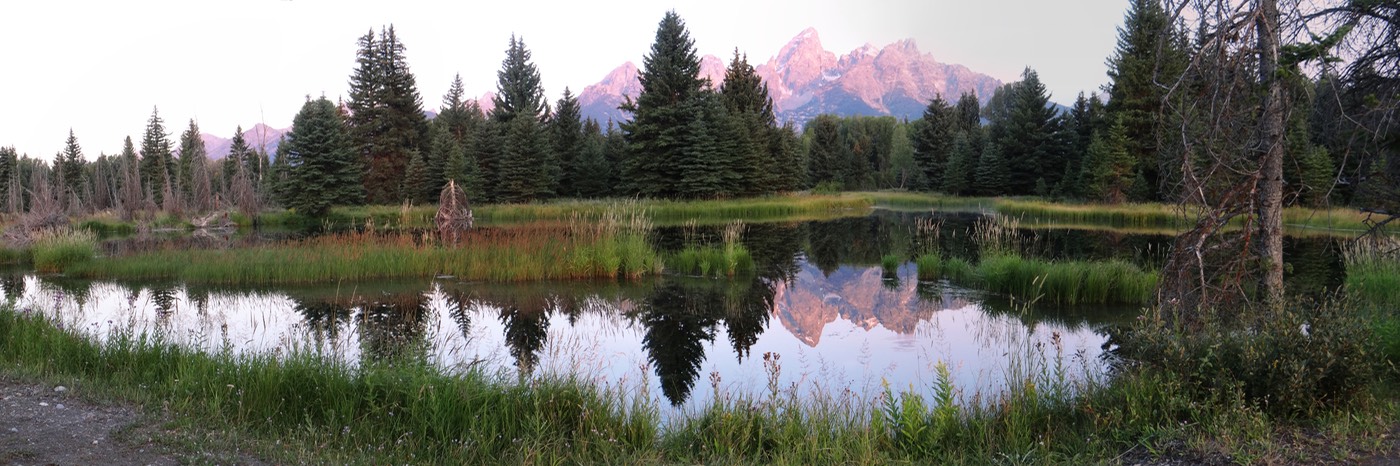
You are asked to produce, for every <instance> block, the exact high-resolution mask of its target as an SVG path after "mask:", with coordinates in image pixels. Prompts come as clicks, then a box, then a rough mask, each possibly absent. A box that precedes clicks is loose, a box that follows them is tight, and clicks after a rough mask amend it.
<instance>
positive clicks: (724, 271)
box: [666, 220, 754, 277]
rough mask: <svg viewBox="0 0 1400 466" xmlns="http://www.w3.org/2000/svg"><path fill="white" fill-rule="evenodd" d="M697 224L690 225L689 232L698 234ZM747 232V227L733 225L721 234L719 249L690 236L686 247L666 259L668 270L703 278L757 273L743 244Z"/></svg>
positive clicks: (737, 224)
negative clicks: (741, 240) (743, 235)
mask: <svg viewBox="0 0 1400 466" xmlns="http://www.w3.org/2000/svg"><path fill="white" fill-rule="evenodd" d="M696 224H697V222H693V221H692V222H689V223H687V227H686V228H687V231H694V228H695V226H696ZM743 231H744V223H743V222H741V221H737V220H736V221H731V222H729V224H728V225H726V226H725V227H724V230H723V231H722V232H721V242H720V244H718V245H702V244H699V241H698V239H696V238H694V237H693V234H687V236H688V239H687V240H686V244H685V247H684V248H683V249H681V250H680V251H679V252H676V253H675V254H672V255H670V256H669V257H668V258H667V259H666V270H668V271H671V272H675V273H680V274H685V275H694V276H701V277H733V276H736V275H751V274H753V272H754V262H753V256H752V255H751V254H749V250H748V248H746V247H744V244H743V243H741V242H740V241H739V238H740V236H741V235H742V234H743Z"/></svg>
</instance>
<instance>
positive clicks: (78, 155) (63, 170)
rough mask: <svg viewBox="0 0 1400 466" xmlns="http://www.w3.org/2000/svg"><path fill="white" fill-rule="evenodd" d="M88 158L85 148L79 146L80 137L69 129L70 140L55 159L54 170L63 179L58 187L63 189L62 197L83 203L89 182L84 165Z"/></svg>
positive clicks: (71, 201)
mask: <svg viewBox="0 0 1400 466" xmlns="http://www.w3.org/2000/svg"><path fill="white" fill-rule="evenodd" d="M86 164H87V160H86V159H84V158H83V149H82V147H80V146H78V137H77V136H74V135H73V130H72V129H69V130H68V141H67V142H66V143H65V144H64V146H63V152H60V153H59V154H58V157H57V158H55V159H54V170H55V171H56V172H58V175H59V177H60V178H61V179H62V180H63V182H62V183H59V184H58V186H57V188H58V189H60V190H61V193H60V198H61V199H66V200H68V201H69V202H70V203H79V204H80V203H82V202H83V197H82V194H83V192H84V191H85V190H84V186H85V185H86V184H87V180H86V177H85V176H84V173H83V167H84V166H85V165H86Z"/></svg>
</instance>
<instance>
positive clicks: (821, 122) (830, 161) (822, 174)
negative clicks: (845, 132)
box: [807, 115, 845, 186]
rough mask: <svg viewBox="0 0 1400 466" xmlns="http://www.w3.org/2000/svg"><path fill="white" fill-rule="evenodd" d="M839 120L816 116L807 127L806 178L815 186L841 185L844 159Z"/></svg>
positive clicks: (827, 116) (834, 117)
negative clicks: (826, 184) (823, 184)
mask: <svg viewBox="0 0 1400 466" xmlns="http://www.w3.org/2000/svg"><path fill="white" fill-rule="evenodd" d="M840 129H841V126H840V120H839V119H837V118H836V116H835V115H817V118H815V119H813V120H812V122H811V124H809V125H807V138H808V140H809V143H808V145H807V176H808V180H809V181H810V182H811V183H812V184H813V185H814V186H815V185H819V184H822V183H837V184H840V183H843V182H844V179H843V178H842V174H843V173H844V172H845V170H844V169H843V168H842V167H841V165H842V162H844V161H845V158H844V157H842V155H841V153H842V151H843V148H842V144H841V133H840Z"/></svg>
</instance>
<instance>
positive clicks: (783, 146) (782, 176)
mask: <svg viewBox="0 0 1400 466" xmlns="http://www.w3.org/2000/svg"><path fill="white" fill-rule="evenodd" d="M769 144H770V147H771V149H769V152H770V153H771V154H773V178H774V181H773V188H772V190H773V191H778V192H787V191H796V190H799V189H802V187H804V186H806V185H807V161H806V160H804V159H803V157H802V138H801V136H799V135H798V133H797V128H796V127H795V126H793V124H792V123H791V122H789V123H785V124H783V126H781V127H777V128H773V130H772V135H771V136H770V137H769Z"/></svg>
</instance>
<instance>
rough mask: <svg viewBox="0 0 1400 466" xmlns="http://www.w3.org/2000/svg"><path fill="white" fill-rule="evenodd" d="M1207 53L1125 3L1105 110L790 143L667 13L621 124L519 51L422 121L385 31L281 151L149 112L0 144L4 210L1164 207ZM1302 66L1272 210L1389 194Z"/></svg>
mask: <svg viewBox="0 0 1400 466" xmlns="http://www.w3.org/2000/svg"><path fill="white" fill-rule="evenodd" d="M1210 43H1211V31H1210V30H1207V29H1204V28H1203V29H1200V30H1197V31H1194V32H1192V31H1188V29H1187V27H1186V26H1185V23H1184V22H1183V21H1181V20H1179V19H1177V20H1174V19H1173V17H1172V16H1170V15H1169V14H1168V12H1167V11H1166V9H1164V4H1163V3H1162V2H1161V1H1160V0H1134V1H1133V2H1131V4H1130V7H1129V9H1128V12H1127V14H1126V16H1125V19H1124V24H1123V26H1122V27H1121V28H1120V29H1119V34H1118V40H1117V47H1116V49H1115V51H1114V53H1113V55H1112V56H1110V57H1109V58H1108V65H1109V72H1108V76H1109V78H1110V82H1109V84H1108V85H1106V86H1105V87H1104V89H1103V91H1104V93H1105V94H1106V96H1107V100H1106V101H1105V100H1104V99H1102V98H1101V97H1100V96H1099V95H1098V94H1093V95H1089V96H1086V95H1085V94H1084V93H1081V94H1080V95H1079V96H1078V98H1077V99H1076V100H1075V101H1074V103H1073V105H1072V106H1070V107H1069V108H1068V109H1067V110H1065V111H1061V110H1059V108H1058V106H1056V105H1054V104H1053V103H1051V100H1050V99H1051V96H1050V94H1049V93H1048V92H1047V90H1046V88H1045V86H1044V84H1043V83H1042V82H1041V81H1040V77H1039V75H1038V74H1037V72H1036V71H1035V70H1033V69H1030V68H1027V69H1026V70H1025V71H1024V72H1023V73H1022V75H1021V79H1020V80H1019V81H1016V82H1012V83H1008V84H1005V85H1003V86H1001V87H1000V88H999V89H997V90H996V91H995V92H994V93H993V94H992V95H991V96H989V97H988V98H987V99H986V101H985V102H982V101H980V99H979V97H978V96H976V95H973V94H970V93H969V94H963V95H961V96H959V97H958V98H957V99H956V101H951V100H945V98H944V96H937V97H935V98H933V99H932V100H931V101H930V102H929V104H928V106H927V108H926V109H925V110H924V112H923V115H922V116H921V117H920V118H918V119H915V120H913V121H908V120H903V121H901V120H899V119H896V118H894V117H867V116H852V117H840V116H836V115H820V116H818V117H816V118H815V119H813V120H811V121H808V122H805V124H804V125H803V128H802V129H801V131H800V132H799V130H798V129H797V127H796V126H795V124H794V123H793V122H784V123H783V124H779V122H778V121H777V118H776V116H775V113H774V109H773V101H772V98H771V97H770V96H769V95H768V90H767V86H766V85H765V84H764V83H763V81H762V79H761V78H760V77H759V76H758V75H757V73H756V72H755V70H754V68H753V66H751V65H750V64H749V63H748V60H747V57H746V56H745V55H743V54H741V53H740V52H739V51H738V50H735V52H734V56H733V59H732V60H731V61H730V63H729V66H728V68H727V69H726V73H725V79H724V81H723V82H722V83H720V84H718V85H716V83H712V82H709V80H707V79H704V78H701V77H700V74H699V69H700V59H699V56H698V54H697V53H696V49H695V46H694V41H693V40H692V39H691V38H690V35H689V32H688V30H687V29H686V26H685V23H684V21H683V20H681V18H680V17H679V16H678V15H676V14H675V13H674V12H668V13H666V15H665V16H664V17H663V18H662V20H661V22H660V24H659V25H658V28H657V32H656V36H655V40H654V42H653V43H652V46H651V49H650V51H649V53H648V54H647V55H646V56H645V58H644V61H643V69H642V70H641V73H640V81H641V84H642V90H641V92H640V94H639V95H638V97H637V98H636V99H635V100H632V99H627V101H626V102H625V103H624V104H623V105H622V107H621V108H622V109H623V110H624V111H626V112H627V113H630V115H631V118H630V119H628V120H626V121H620V122H614V121H606V122H599V121H595V120H592V119H585V118H583V117H582V116H581V115H580V105H579V102H578V100H577V96H575V95H574V94H573V93H572V92H571V91H570V90H569V89H567V88H566V89H565V90H564V93H563V95H562V96H561V97H560V98H559V99H558V100H557V101H555V102H553V103H552V105H551V103H550V102H549V101H548V100H547V99H546V98H545V94H544V90H543V88H542V87H541V84H540V71H539V69H538V68H537V67H536V65H535V64H534V63H533V62H532V60H531V53H530V50H529V48H528V47H527V46H526V45H525V42H524V40H523V38H519V37H511V38H510V40H509V42H508V46H507V48H506V51H505V58H504V59H503V60H502V63H501V68H500V70H499V71H498V72H497V92H496V96H495V97H494V100H493V102H492V104H493V105H492V108H491V110H490V111H483V110H482V108H481V106H480V105H479V103H478V102H475V101H472V100H468V99H466V98H465V90H464V89H463V86H462V81H461V78H460V76H457V77H455V78H454V79H453V81H452V84H451V86H450V89H449V91H448V92H447V94H446V95H444V96H443V98H442V101H441V104H440V106H439V107H438V109H437V113H436V117H435V118H428V117H427V116H426V114H425V112H424V106H423V103H422V97H421V96H420V95H419V93H418V90H417V85H416V78H415V77H414V75H413V73H412V71H411V70H410V67H409V65H408V62H407V58H406V50H407V49H406V46H405V45H404V44H403V42H402V41H400V40H399V38H398V37H397V34H396V33H395V31H394V28H393V26H388V27H385V28H381V29H380V30H379V31H378V32H377V33H376V31H374V30H370V31H369V32H367V33H366V34H365V35H364V36H361V37H360V38H359V40H358V45H359V47H358V51H357V55H356V67H355V69H354V70H353V72H352V74H351V75H350V79H349V88H350V90H349V94H348V98H347V99H346V100H343V101H340V102H336V103H332V102H330V101H329V100H328V99H326V98H325V97H321V98H317V99H310V98H308V100H307V102H306V104H305V105H304V106H303V108H302V110H301V111H300V112H299V113H298V115H297V116H296V118H295V120H294V125H293V129H292V131H291V132H290V133H289V134H288V135H287V136H286V139H285V140H284V141H282V142H281V144H279V146H278V150H277V152H276V153H275V154H268V153H266V152H265V151H264V150H261V149H258V148H252V147H249V146H248V145H247V142H246V141H244V140H243V138H242V135H241V128H240V129H239V131H237V132H235V134H234V140H233V148H232V150H231V153H230V154H229V156H228V157H226V158H225V159H224V160H222V161H219V162H215V161H212V160H210V159H209V157H208V156H207V152H206V148H205V147H204V146H203V142H202V140H200V138H199V134H200V133H199V128H198V126H197V125H196V124H195V122H194V121H191V122H190V124H189V126H188V128H187V129H186V130H185V131H184V132H183V133H181V135H180V138H179V141H178V142H175V141H171V139H170V135H169V134H167V133H166V129H165V126H164V121H163V120H162V119H161V117H160V115H159V113H158V111H153V112H152V114H151V118H150V120H149V121H148V122H147V127H146V131H145V133H144V135H143V137H142V139H141V142H140V150H139V151H137V150H136V147H135V145H134V144H133V142H132V141H131V140H130V138H128V139H127V141H126V142H125V146H124V149H123V151H122V153H121V154H118V155H107V154H102V155H100V156H98V157H97V158H96V159H95V160H93V161H87V160H86V159H85V158H84V157H83V153H82V149H81V147H80V146H79V145H78V142H77V139H76V137H75V136H74V135H73V134H71V132H70V136H69V138H68V140H67V142H66V144H65V146H64V149H63V150H62V151H61V152H59V153H58V154H57V155H55V157H54V159H53V163H52V164H51V165H50V164H47V163H45V162H44V161H42V160H38V159H33V158H29V157H28V156H27V155H25V156H18V155H17V154H16V153H15V151H14V150H13V149H12V148H4V149H0V180H3V182H0V199H3V202H0V208H4V209H6V210H8V211H12V212H15V211H23V210H25V209H27V208H30V207H31V206H32V205H33V204H35V199H38V200H40V201H42V202H41V203H42V204H44V205H52V206H57V208H61V209H68V210H79V209H88V210H107V209H117V210H120V211H122V212H152V211H156V210H161V211H167V212H207V211H210V210H214V209H224V208H237V209H240V210H244V211H246V212H248V213H250V214H255V213H256V212H257V211H258V210H259V209H261V208H262V207H263V206H266V205H273V204H275V205H282V206H286V207H289V208H293V209H296V210H298V211H300V212H304V213H307V214H309V215H313V216H314V215H321V214H324V213H325V212H326V211H327V210H328V209H329V208H330V207H331V206H332V205H346V204H351V205H353V204H363V203H372V204H397V203H404V202H412V203H427V202H431V201H432V200H433V199H435V198H436V196H437V193H438V192H439V191H440V190H441V189H442V188H443V187H444V186H445V185H446V184H447V183H448V182H449V181H455V182H456V184H458V185H460V186H463V187H464V188H465V189H466V190H467V193H468V195H469V197H470V198H471V199H474V200H478V201H486V202H532V201H540V200H547V199H552V198H560V197H563V198H593V197H611V196H644V197H656V198H681V199H708V198H726V197H739V196H753V195H764V194H770V193H777V192H787V191H797V190H803V189H817V190H823V191H826V190H859V189H908V190H918V191H932V192H942V193H946V194H954V195H986V196H998V195H1040V196H1046V197H1052V198H1062V199H1080V200H1090V201H1100V202H1112V203H1117V202H1125V201H1163V202H1176V201H1179V200H1181V199H1183V196H1184V193H1190V192H1194V191H1199V190H1200V189H1201V186H1197V185H1193V184H1192V182H1191V181H1190V178H1191V177H1190V176H1188V175H1189V174H1190V173H1191V172H1193V170H1198V169H1200V168H1199V167H1193V163H1194V162H1192V160H1193V159H1192V157H1193V156H1194V157H1197V158H1200V157H1201V156H1199V155H1192V154H1197V153H1200V152H1202V148H1201V147H1185V145H1184V144H1183V143H1182V141H1183V140H1184V139H1183V138H1173V137H1170V135H1171V134H1172V132H1173V131H1178V132H1180V131H1183V128H1184V129H1185V131H1191V130H1194V129H1193V128H1192V127H1191V125H1192V124H1193V123H1192V121H1194V120H1192V117H1191V116H1190V115H1188V114H1186V113H1183V112H1169V111H1164V110H1163V109H1164V108H1172V106H1173V105H1175V106H1177V107H1178V108H1186V107H1188V105H1187V100H1189V99H1192V98H1197V99H1199V95H1193V94H1192V92H1191V91H1190V89H1202V90H1204V89H1206V88H1207V86H1206V85H1207V84H1208V83H1207V82H1206V81H1205V80H1207V79H1211V78H1208V77H1206V76H1202V75H1200V74H1199V73H1194V74H1193V73H1188V68H1192V67H1196V68H1197V69H1196V71H1199V69H1198V68H1199V67H1200V66H1201V65H1200V63H1201V57H1202V56H1203V54H1206V53H1209V52H1210V49H1209V45H1208V44H1210ZM1299 66H1300V63H1297V62H1294V63H1289V64H1285V69H1284V70H1283V72H1284V74H1286V75H1287V77H1288V86H1287V93H1288V97H1289V99H1290V101H1291V102H1292V103H1293V108H1294V109H1295V110H1296V111H1293V112H1291V113H1290V114H1289V115H1288V118H1287V128H1286V130H1287V134H1286V140H1287V141H1288V147H1287V150H1286V151H1285V155H1284V157H1285V159H1284V161H1283V165H1284V167H1285V172H1286V173H1285V175H1284V176H1285V178H1286V179H1287V180H1289V181H1288V182H1287V183H1286V187H1285V189H1286V191H1287V192H1286V202H1287V203H1291V204H1301V205H1322V204H1326V203H1329V202H1340V203H1353V204H1354V203H1364V202H1368V199H1372V198H1374V195H1371V194H1368V193H1372V192H1379V191H1384V190H1383V189H1381V190H1377V189H1371V188H1370V186H1373V185H1378V184H1379V185H1381V187H1382V188H1383V187H1385V186H1389V184H1393V182H1391V181H1388V180H1390V179H1392V178H1393V177H1388V176H1383V175H1385V170H1386V167H1388V166H1390V165H1394V164H1389V165H1388V164H1386V163H1385V162H1384V160H1385V159H1379V158H1376V157H1359V156H1356V155H1355V154H1358V153H1375V152H1377V151H1376V150H1375V149H1376V148H1375V147H1373V146H1376V142H1375V139H1374V138H1373V139H1372V140H1370V142H1368V140H1366V139H1364V138H1358V137H1356V134H1358V133H1359V132H1362V131H1363V130H1365V129H1366V127H1365V125H1364V122H1359V121H1358V120H1357V119H1356V118H1350V117H1349V116H1348V115H1349V110H1351V109H1354V108H1356V107H1364V106H1367V105H1371V106H1375V105H1376V102H1375V101H1374V96H1373V95H1370V94H1365V93H1362V92H1361V91H1360V90H1359V88H1357V87H1356V83H1354V82H1352V81H1349V80H1346V79H1342V78H1340V77H1339V76H1337V75H1335V74H1329V73H1323V74H1321V76H1320V77H1319V78H1315V79H1314V78H1309V77H1307V76H1306V74H1305V73H1302V72H1300V71H1299ZM1168 84H1175V85H1176V86H1177V87H1175V88H1174V87H1172V86H1169V85H1168ZM1193 86H1194V87H1193ZM1182 88H1185V89H1187V90H1186V91H1182V90H1181V89H1182ZM1368 96H1370V97H1368ZM949 97H950V98H951V96H949ZM1393 100H1394V99H1393V98H1391V99H1390V100H1389V102H1393ZM1234 104H1235V105H1238V106H1240V108H1247V107H1249V106H1251V105H1255V106H1257V102H1255V101H1249V100H1241V101H1240V102H1235V103H1234ZM1241 137H1243V136H1241ZM1226 139H1228V138H1226ZM1244 139H1248V138H1244ZM1368 144H1369V145H1370V146H1367V145H1368ZM1362 146H1366V147H1362ZM1188 153H1189V154H1188ZM1183 160H1185V161H1186V162H1185V163H1183ZM1199 165H1200V167H1204V166H1205V165H1204V161H1202V162H1201V163H1200V164H1199Z"/></svg>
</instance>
